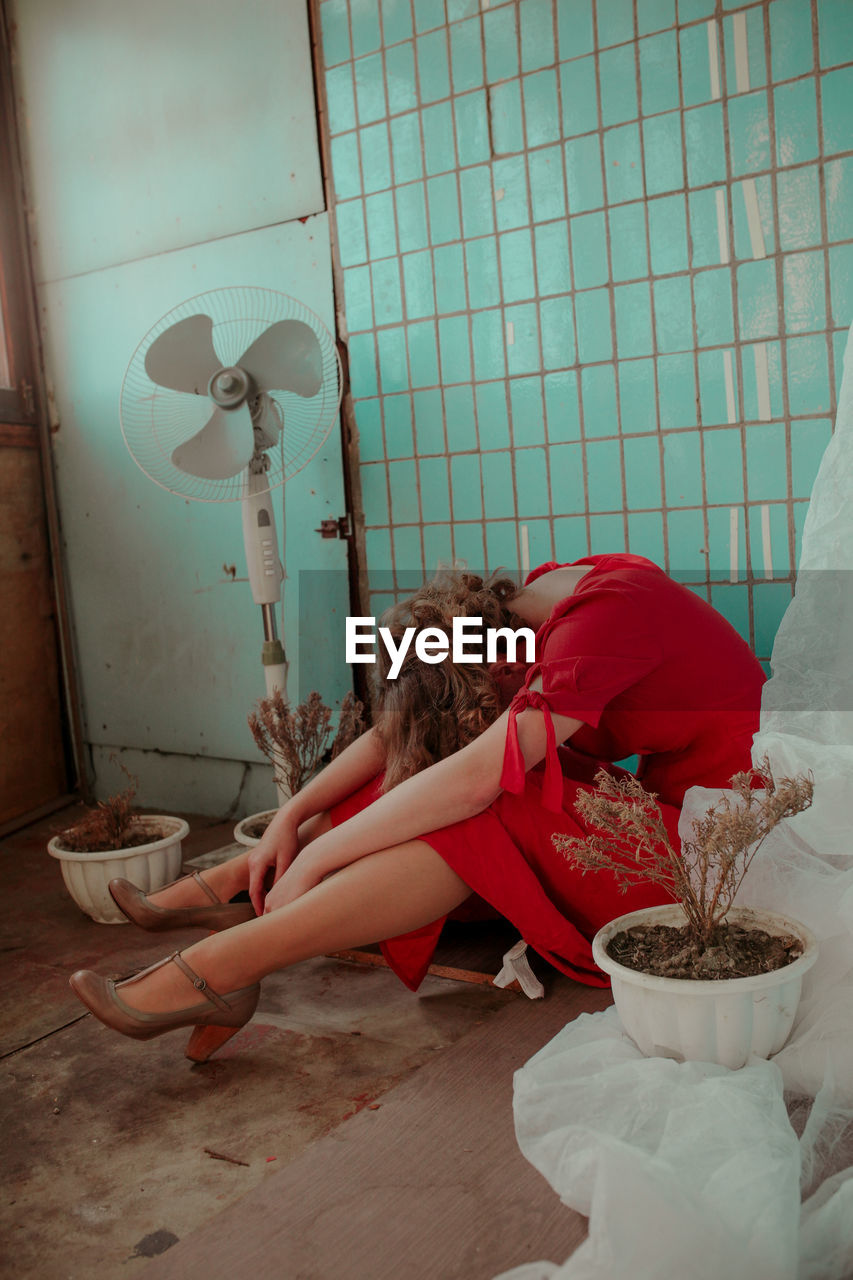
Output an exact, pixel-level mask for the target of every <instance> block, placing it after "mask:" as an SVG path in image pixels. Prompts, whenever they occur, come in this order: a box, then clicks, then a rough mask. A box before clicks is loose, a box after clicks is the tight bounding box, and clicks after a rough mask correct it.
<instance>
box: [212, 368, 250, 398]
mask: <svg viewBox="0 0 853 1280" xmlns="http://www.w3.org/2000/svg"><path fill="white" fill-rule="evenodd" d="M252 392H253V387H252V379H251V378H250V377H249V375H248V373H246V371H245V369H241V368H240V367H239V365H227V366H226V367H225V368H223V369H217V371H216V373H215V374H214V375H213V377H212V378H211V379H210V382H209V383H208V384H207V394H208V395H209V396H210V398H211V400H212V401H213V402H214V404H217V405H218V406H219V408H220V409H237V408H238V407H239V406H240V405H241V404H243V402H244V401H245V400H246V398H247V397H248V396H249V395H251V394H252Z"/></svg>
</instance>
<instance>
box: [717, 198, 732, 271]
mask: <svg viewBox="0 0 853 1280" xmlns="http://www.w3.org/2000/svg"><path fill="white" fill-rule="evenodd" d="M714 195H715V196H716V202H717V240H718V242H719V246H720V262H721V263H725V262H728V260H729V218H728V212H727V210H726V193H725V191H723V190H722V189H720V190H719V191H716V192H715V193H714Z"/></svg>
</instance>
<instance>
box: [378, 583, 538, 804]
mask: <svg viewBox="0 0 853 1280" xmlns="http://www.w3.org/2000/svg"><path fill="white" fill-rule="evenodd" d="M517 594H518V586H517V584H516V583H515V582H513V581H512V579H510V578H498V577H496V576H492V577H490V578H487V579H484V578H481V577H479V576H478V575H477V574H474V573H468V572H466V571H460V570H453V571H443V572H442V573H441V574H439V575H437V576H436V577H435V578H433V580H432V581H431V582H428V583H426V584H425V585H424V586H423V587H421V589H420V590H419V591H417V592H416V593H415V594H414V595H413V596H410V597H409V598H408V599H406V600H403V601H401V602H400V603H399V604H396V605H393V606H392V607H391V608H390V609H388V610H387V611H386V613H385V614H384V616H383V617H382V619H381V623H382V625H383V626H386V627H388V628H389V630H390V631H391V633H392V635H393V637H394V639H395V640H397V641H399V639H400V638H401V637H402V635H403V633H404V631H405V629H406V627H416V628H417V629H418V630H419V631H420V630H422V629H423V628H424V627H436V628H437V629H438V630H439V631H443V632H444V634H445V635H446V636H447V638H448V643H449V644H450V643H451V637H452V628H453V619H454V618H482V619H483V623H484V625H485V626H486V627H501V626H506V625H507V623H508V620H509V613H508V610H507V608H506V605H507V602H508V601H509V600H511V599H512V597H513V596H515V595H517ZM390 665H391V663H390V657H389V655H388V652H387V649H386V647H385V646H384V645H380V646H379V658H378V675H379V691H378V706H379V714H378V716H377V719H376V730H377V733H378V735H379V738H380V741H381V742H382V745H383V747H384V749H385V778H384V782H383V786H382V790H383V791H390V790H391V788H392V787H396V786H397V785H398V784H399V783H401V782H404V781H405V779H406V778H410V777H412V775H413V774H415V773H419V772H420V770H421V769H426V768H427V767H428V766H429V765H431V764H434V763H435V762H436V761H437V760H443V759H444V757H445V756H449V755H452V754H453V753H454V752H455V751H459V750H460V748H461V747H464V746H466V745H467V744H468V743H469V742H472V741H473V740H474V739H475V738H476V737H478V736H479V734H481V733H482V732H483V730H484V729H487V728H488V726H489V725H490V724H492V723H493V721H495V720H497V718H498V716H499V715H500V713H501V707H500V700H499V696H498V690H497V686H496V684H495V681H494V680H493V679H492V676H491V675H490V673H489V670H488V667H487V666H486V664H485V663H470V664H469V663H465V664H457V663H455V662H453V661H452V660H451V659H450V658H449V657H448V658H446V659H445V660H444V661H442V662H438V663H435V664H430V663H425V662H422V661H421V660H420V658H418V657H417V655H416V653H415V648H414V645H413V644H412V645H410V646H409V649H408V651H407V653H406V656H405V658H404V660H403V664H402V667H401V668H400V672H399V675H398V676H397V678H396V679H394V680H389V679H388V671H389V669H390Z"/></svg>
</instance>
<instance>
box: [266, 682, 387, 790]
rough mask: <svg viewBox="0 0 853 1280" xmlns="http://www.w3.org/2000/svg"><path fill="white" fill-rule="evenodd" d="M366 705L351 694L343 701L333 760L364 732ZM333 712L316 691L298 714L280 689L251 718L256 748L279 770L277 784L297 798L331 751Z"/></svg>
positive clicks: (348, 693)
mask: <svg viewBox="0 0 853 1280" xmlns="http://www.w3.org/2000/svg"><path fill="white" fill-rule="evenodd" d="M363 710H364V708H363V705H362V703H360V702H359V701H358V699H357V698H355V697H353V695H352V693H350V692H347V693H346V694H345V696H344V698H343V701H342V702H341V711H340V717H339V720H338V729H337V733H336V734H335V737H334V739H333V741H332V745H331V758H332V759H334V758H335V756H337V755H340V753H341V751H343V750H344V748H345V747H348V746H349V744H350V743H351V742H354V741H355V739H356V738H357V737H358V736H359V734H360V733H361V732H362V731H363V729H364V719H363V715H362V713H363ZM331 719H332V711H331V708H330V707H327V706H326V705H325V703H324V702H323V699H322V698H321V697H320V695H319V693H317V691H316V689H314V690H312V691H311V693H309V694H308V697H307V698H306V699H305V701H304V702H301V703H300V704H299V705H298V706H297V708H296V710H295V711H292V710H291V709H290V707H289V706H288V704H287V703H286V702H285V700H284V696H283V695H282V694H281V692H279V691H278V690H276V692H275V693H273V694H270V695H269V696H268V697H266V698H261V699H260V701H259V702H258V703H257V705H256V708H255V710H254V711H253V712H252V713H251V714H250V715H249V728H250V729H251V731H252V737H253V738H254V740H255V743H256V745H257V746H258V747H259V749H260V750H261V751H262V752H263V754H264V755H265V756H266V757H267V759H268V760H269V762H270V764H271V765H272V766H273V769H274V771H275V778H276V782H277V783H279V784H280V785H282V786H284V787H286V788H287V790H288V792H289V793H290V795H295V794H296V792H297V791H298V790H299V789H300V787H302V786H304V785H305V783H306V782H307V781H308V779H309V778H310V777H311V775H312V773H314V771H315V769H316V768H317V766H318V765H319V764H320V762H321V760H322V759H323V757H324V756H325V755H326V752H327V751H328V750H329V739H330V737H331Z"/></svg>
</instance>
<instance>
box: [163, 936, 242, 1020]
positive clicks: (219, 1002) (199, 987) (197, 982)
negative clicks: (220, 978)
mask: <svg viewBox="0 0 853 1280" xmlns="http://www.w3.org/2000/svg"><path fill="white" fill-rule="evenodd" d="M169 959H170V960H174V962H175V964H176V965H177V966H178V968H179V969H180V971H181V973H183V974H184V975H185V976H186V977H187V978H189V980H190V982H191V983H192V984H193V986H194V987H195V989H196V991H200V992H201V994H202V995H203V996H206V997H207V999H208V1000H209V1001H210V1003H211V1004H215V1005H216V1006H217V1008H219V1009H223V1010H227V1011H229V1012H230V1009H231V1006H230V1005H229V1004H228V1001H227V1000H223V999H222V996H220V995H218V994H217V992H215V991H214V990H213V988H212V987H209V986H208V985H207V982H206V981H205V979H204V978H200V977H199V975H198V974H197V973H196V972H195V970H194V969H191V968H190V966H189V965H188V964H187V962H186V960H184V958H183V957H182V955H181V953H180V952H179V951H176V952H175V954H174V955H172V956H170V957H169Z"/></svg>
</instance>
